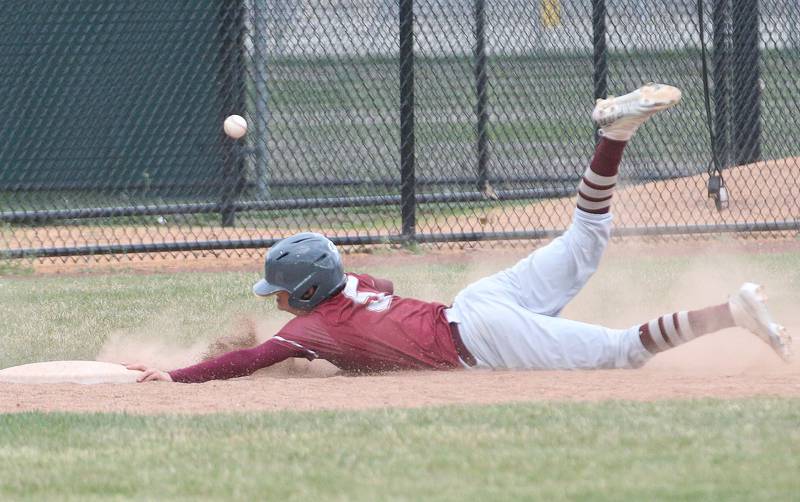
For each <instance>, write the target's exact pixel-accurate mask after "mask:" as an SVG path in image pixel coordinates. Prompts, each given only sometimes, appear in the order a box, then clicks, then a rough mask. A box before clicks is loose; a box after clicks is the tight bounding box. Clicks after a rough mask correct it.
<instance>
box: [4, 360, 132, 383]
mask: <svg viewBox="0 0 800 502" xmlns="http://www.w3.org/2000/svg"><path fill="white" fill-rule="evenodd" d="M141 374H142V372H141V371H134V370H129V369H127V368H126V367H125V366H122V365H121V364H115V363H103V362H98V361H47V362H42V363H31V364H23V365H21V366H13V367H11V368H6V369H3V370H0V382H2V383H22V384H41V383H78V384H97V383H134V382H136V379H137V378H138V377H139V376H140V375H141Z"/></svg>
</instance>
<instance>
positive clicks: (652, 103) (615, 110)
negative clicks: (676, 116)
mask: <svg viewBox="0 0 800 502" xmlns="http://www.w3.org/2000/svg"><path fill="white" fill-rule="evenodd" d="M680 100H681V90H680V89H678V88H677V87H672V86H671V85H664V84H652V83H651V84H645V85H643V86H641V87H640V88H638V89H636V90H635V91H633V92H629V93H628V94H625V95H623V96H617V97H614V96H610V97H608V98H607V99H598V100H597V104H596V105H595V107H594V111H593V112H592V120H594V122H595V124H597V126H598V127H599V128H600V135H601V136H603V137H604V138H608V139H613V140H616V141H628V140H629V139H631V136H633V134H634V133H635V132H636V129H638V128H639V126H640V125H642V124H644V123H645V122H646V121H647V119H649V118H650V117H651V116H652V115H653V114H655V113H656V112H659V111H661V110H666V109H667V108H670V107H672V106H675V105H676V104H678V101H680Z"/></svg>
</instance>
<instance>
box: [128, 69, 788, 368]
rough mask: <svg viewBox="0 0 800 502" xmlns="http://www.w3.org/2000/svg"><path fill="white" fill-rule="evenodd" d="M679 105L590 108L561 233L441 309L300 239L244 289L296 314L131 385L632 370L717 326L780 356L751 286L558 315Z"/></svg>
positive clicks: (778, 339)
mask: <svg viewBox="0 0 800 502" xmlns="http://www.w3.org/2000/svg"><path fill="white" fill-rule="evenodd" d="M680 98H681V92H680V90H678V89H676V88H675V87H671V86H667V85H659V84H648V85H645V86H643V87H641V88H639V89H637V90H636V91H634V92H631V93H629V94H626V95H624V96H620V97H616V98H614V97H612V98H609V99H605V100H599V101H598V102H597V105H596V106H595V109H594V112H593V113H592V119H593V120H594V121H595V122H596V123H597V125H598V126H599V127H600V136H601V139H600V142H599V143H598V145H597V148H596V150H595V154H594V157H593V158H592V160H591V163H590V165H589V168H588V169H587V170H586V172H585V173H584V175H583V179H582V180H581V182H580V184H579V185H578V194H577V209H576V210H575V215H574V218H573V222H572V224H571V226H570V228H569V229H568V230H567V231H566V232H565V233H564V234H563V235H562V236H560V237H559V238H557V239H555V240H554V241H553V242H551V243H550V244H548V245H547V246H545V247H542V248H540V249H538V250H536V251H534V252H533V253H532V254H531V255H529V256H528V257H527V258H524V259H523V260H521V261H520V262H519V263H517V264H516V265H514V266H513V267H511V268H509V269H507V270H504V271H501V272H498V273H496V274H494V275H492V276H490V277H487V278H485V279H482V280H480V281H478V282H476V283H474V284H471V285H469V286H467V287H466V288H465V289H464V290H462V291H461V292H460V293H459V294H458V295H457V296H456V298H455V300H454V302H453V305H452V306H451V307H447V306H446V305H442V304H439V303H431V302H423V301H419V300H414V299H410V298H401V297H398V296H395V295H394V294H393V287H392V283H391V282H390V281H387V280H383V279H377V278H374V277H371V276H369V275H365V274H352V273H347V274H346V273H345V272H344V270H343V268H342V262H341V259H340V256H339V252H338V251H337V250H336V247H335V246H334V245H333V243H332V242H330V241H329V240H328V239H326V238H325V237H323V236H321V235H319V234H313V233H301V234H298V235H295V236H293V237H289V238H287V239H284V240H282V241H280V242H278V243H277V244H276V245H275V246H273V247H272V248H271V249H270V250H269V252H268V253H267V255H266V264H265V277H264V279H262V280H261V281H259V282H258V283H256V284H255V286H253V291H254V292H255V294H256V295H259V296H272V295H274V296H276V298H277V305H278V309H280V310H283V311H286V312H290V313H292V314H294V315H295V316H296V317H295V318H294V319H292V320H291V321H289V322H288V323H287V324H286V325H285V326H284V327H283V329H281V330H280V331H279V332H278V333H277V334H276V335H275V336H273V337H272V338H271V339H269V340H267V341H266V342H264V343H263V344H261V345H259V346H257V347H255V348H252V349H246V350H238V351H234V352H229V353H227V354H224V355H222V356H220V357H217V358H215V359H211V360H209V361H206V362H203V363H200V364H197V365H194V366H190V367H188V368H183V369H177V370H174V371H170V372H164V371H160V370H157V369H152V368H146V367H144V366H142V365H131V366H129V368H130V369H138V370H142V371H143V374H142V376H141V377H140V378H139V380H140V381H150V380H167V381H169V380H172V381H176V382H203V381H207V380H213V379H225V378H233V377H240V376H244V375H248V374H250V373H253V372H254V371H256V370H258V369H260V368H264V367H266V366H270V365H272V364H275V363H277V362H279V361H282V360H284V359H287V358H290V357H304V358H307V359H317V358H321V359H326V360H328V361H329V362H331V363H333V364H334V365H336V366H337V367H339V368H341V369H343V370H345V371H352V372H373V371H386V370H400V369H440V370H444V369H454V368H491V369H549V370H553V369H591V368H637V367H639V366H641V365H643V364H644V363H645V362H647V360H649V359H650V358H651V357H653V355H655V354H657V353H659V352H662V351H664V350H668V349H670V348H672V347H675V346H678V345H680V344H682V343H685V342H688V341H690V340H692V339H694V338H697V337H699V336H702V335H705V334H707V333H711V332H714V331H717V330H721V329H724V328H730V327H733V326H740V327H742V328H746V329H748V330H750V331H751V332H752V333H754V334H755V335H756V336H758V337H759V338H761V339H762V340H763V341H764V342H766V343H767V344H769V345H770V346H771V347H772V348H773V349H774V350H775V352H776V353H777V354H778V355H779V356H781V357H782V358H784V359H788V358H789V356H790V342H791V339H790V338H789V336H788V335H787V334H786V333H785V330H784V329H783V327H781V326H779V325H778V324H776V323H774V322H773V321H772V319H771V317H770V314H769V312H768V311H767V307H766V305H765V303H764V297H763V296H762V294H761V292H760V287H759V286H757V285H755V284H750V283H747V284H744V285H743V286H742V287H741V288H740V289H739V290H738V291H737V292H735V293H734V294H733V295H732V296H731V297H730V299H729V301H728V302H726V303H722V304H720V305H715V306H712V307H708V308H704V309H701V310H692V311H688V312H686V311H682V312H675V313H670V314H666V315H663V316H661V317H659V318H657V319H654V320H652V321H649V322H646V323H644V324H641V325H636V326H633V327H631V328H628V329H622V330H619V329H609V328H605V327H602V326H595V325H591V324H585V323H581V322H576V321H571V320H568V319H563V318H561V317H558V315H559V313H560V312H561V310H562V309H563V308H564V306H565V305H566V304H567V303H568V302H569V301H570V300H571V299H572V298H573V297H574V296H575V295H576V294H577V293H578V291H579V290H580V289H581V287H582V286H583V285H584V284H585V283H586V281H587V280H588V279H589V277H590V276H591V275H592V273H593V272H594V271H595V269H596V268H597V265H598V263H599V261H600V257H601V256H602V254H603V251H604V250H605V248H606V244H607V243H608V239H609V234H610V231H611V214H610V212H609V209H610V206H611V198H612V195H613V193H614V187H615V185H616V183H617V169H618V166H619V163H620V159H621V158H622V152H623V150H624V149H625V145H626V144H627V142H628V141H629V140H630V139H631V137H632V136H633V134H634V133H635V132H636V129H637V128H638V127H639V126H641V125H642V124H643V123H644V122H645V121H647V119H648V118H650V116H652V115H653V114H655V113H656V112H658V111H661V110H665V109H667V108H669V107H671V106H673V105H675V104H677V103H678V101H679V100H680Z"/></svg>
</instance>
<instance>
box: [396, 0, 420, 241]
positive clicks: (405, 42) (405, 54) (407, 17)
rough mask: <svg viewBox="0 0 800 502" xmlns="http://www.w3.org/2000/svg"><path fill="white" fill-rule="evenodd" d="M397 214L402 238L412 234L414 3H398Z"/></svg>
mask: <svg viewBox="0 0 800 502" xmlns="http://www.w3.org/2000/svg"><path fill="white" fill-rule="evenodd" d="M399 21H400V190H401V193H400V213H401V219H402V228H403V230H402V231H403V237H404V238H405V239H406V240H407V241H409V242H411V241H413V240H414V237H415V234H416V229H415V227H416V181H415V178H414V169H415V168H414V162H415V158H414V0H400V15H399Z"/></svg>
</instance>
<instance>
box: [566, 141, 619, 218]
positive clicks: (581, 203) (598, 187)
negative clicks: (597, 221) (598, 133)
mask: <svg viewBox="0 0 800 502" xmlns="http://www.w3.org/2000/svg"><path fill="white" fill-rule="evenodd" d="M625 145H626V143H625V142H624V141H614V140H611V139H607V138H600V142H599V143H598V144H597V148H596V149H595V151H594V157H592V162H591V163H590V164H589V168H588V169H587V170H586V172H585V173H583V179H581V182H580V183H579V184H578V209H580V210H582V211H585V212H587V213H594V214H605V213H608V212H609V211H610V210H611V198H612V197H613V196H614V187H615V186H616V185H617V171H618V170H619V163H620V161H621V160H622V152H623V151H624V150H625Z"/></svg>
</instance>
